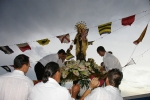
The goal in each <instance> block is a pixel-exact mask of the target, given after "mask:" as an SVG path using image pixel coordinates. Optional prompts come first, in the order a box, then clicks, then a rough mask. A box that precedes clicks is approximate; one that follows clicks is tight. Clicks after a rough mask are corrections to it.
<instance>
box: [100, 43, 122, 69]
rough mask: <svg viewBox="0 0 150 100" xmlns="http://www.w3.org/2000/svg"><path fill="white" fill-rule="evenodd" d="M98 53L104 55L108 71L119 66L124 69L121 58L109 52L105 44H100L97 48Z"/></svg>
mask: <svg viewBox="0 0 150 100" xmlns="http://www.w3.org/2000/svg"><path fill="white" fill-rule="evenodd" d="M97 53H98V54H99V55H100V56H102V57H103V62H104V66H105V70H106V71H109V70H111V69H113V68H118V69H119V70H120V71H122V67H121V64H120V62H119V60H118V59H117V58H116V57H115V56H114V55H112V54H110V53H109V52H106V50H105V48H104V47H103V46H99V47H98V48H97Z"/></svg>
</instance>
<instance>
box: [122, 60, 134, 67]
mask: <svg viewBox="0 0 150 100" xmlns="http://www.w3.org/2000/svg"><path fill="white" fill-rule="evenodd" d="M133 64H136V63H135V61H134V60H133V58H132V59H131V60H130V61H129V62H128V63H127V64H126V65H125V66H124V67H126V66H129V65H133Z"/></svg>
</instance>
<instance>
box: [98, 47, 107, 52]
mask: <svg viewBox="0 0 150 100" xmlns="http://www.w3.org/2000/svg"><path fill="white" fill-rule="evenodd" d="M99 51H102V52H105V51H106V50H105V48H104V47H103V46H99V47H97V52H99Z"/></svg>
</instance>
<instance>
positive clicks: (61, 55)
mask: <svg viewBox="0 0 150 100" xmlns="http://www.w3.org/2000/svg"><path fill="white" fill-rule="evenodd" d="M57 54H58V57H59V58H61V59H62V58H63V57H64V55H66V52H65V50H63V49H60V50H59V51H58V52H57Z"/></svg>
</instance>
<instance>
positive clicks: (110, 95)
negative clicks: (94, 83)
mask: <svg viewBox="0 0 150 100" xmlns="http://www.w3.org/2000/svg"><path fill="white" fill-rule="evenodd" d="M84 100H123V98H122V96H121V94H120V92H119V90H118V89H117V88H115V87H113V86H106V87H104V88H103V87H98V88H96V89H94V90H93V91H92V92H91V93H90V94H89V95H88V96H87V97H85V99H84Z"/></svg>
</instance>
